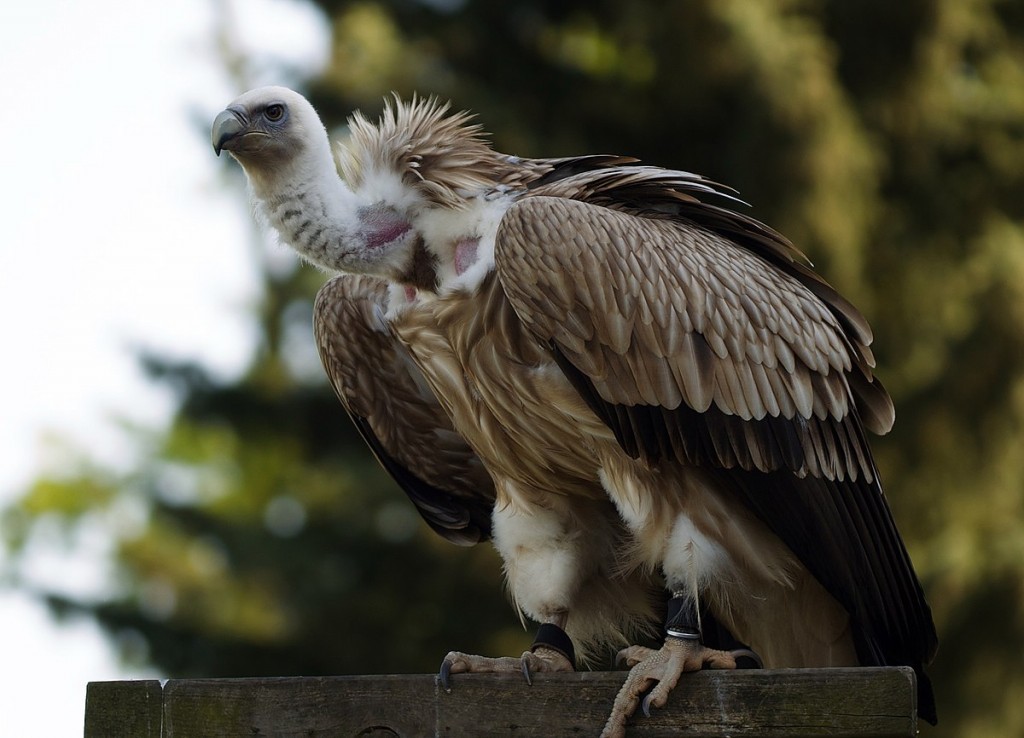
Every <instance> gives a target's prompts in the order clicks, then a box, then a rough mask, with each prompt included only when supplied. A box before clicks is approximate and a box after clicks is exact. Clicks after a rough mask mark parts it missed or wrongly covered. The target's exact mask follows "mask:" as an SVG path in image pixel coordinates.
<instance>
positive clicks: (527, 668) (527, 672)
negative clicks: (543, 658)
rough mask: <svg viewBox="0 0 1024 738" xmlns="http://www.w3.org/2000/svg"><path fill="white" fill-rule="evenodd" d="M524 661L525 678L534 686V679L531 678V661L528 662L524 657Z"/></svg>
mask: <svg viewBox="0 0 1024 738" xmlns="http://www.w3.org/2000/svg"><path fill="white" fill-rule="evenodd" d="M522 662H523V667H522V672H523V678H524V679H526V683H527V684H528V685H530V686H531V687H532V686H533V680H532V679H531V678H530V662H528V661H527V660H526V659H525V658H524V659H522Z"/></svg>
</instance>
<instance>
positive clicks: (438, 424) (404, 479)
mask: <svg viewBox="0 0 1024 738" xmlns="http://www.w3.org/2000/svg"><path fill="white" fill-rule="evenodd" d="M386 307H387V285H386V284H385V283H384V282H383V281H380V280H377V279H373V278H371V277H363V276H348V275H344V276H339V277H335V278H334V279H332V280H331V281H329V282H328V283H327V284H325V285H324V286H323V287H322V288H321V290H320V292H319V293H318V294H317V299H316V305H315V307H314V332H315V336H316V344H317V347H318V349H319V351H320V358H321V360H322V361H323V364H324V368H325V369H326V371H327V376H328V378H329V379H330V382H331V385H332V386H333V387H334V391H335V393H336V394H337V396H338V399H339V400H341V404H342V405H343V406H344V407H345V410H347V411H348V414H349V417H350V418H351V419H352V421H353V422H354V423H355V425H356V427H357V428H358V430H359V433H360V434H361V435H362V437H363V439H364V440H365V441H366V443H367V444H368V445H369V446H370V448H371V449H372V450H373V453H374V455H375V456H376V457H377V459H378V460H379V461H380V463H381V465H382V466H383V467H384V468H385V469H386V470H387V471H388V473H390V474H391V476H392V477H393V478H394V479H395V481H396V482H398V484H399V486H400V487H401V488H402V489H403V490H404V491H405V493H406V494H407V495H408V496H409V499H410V500H412V502H413V504H415V505H416V509H417V510H418V511H419V513H420V515H421V516H423V519H424V520H425V521H426V522H427V524H428V525H430V527H431V528H432V529H433V530H434V531H436V532H437V533H438V534H440V535H442V536H444V537H445V538H446V539H448V540H449V541H451V542H453V543H456V544H459V545H472V544H475V543H478V542H480V541H484V540H487V539H488V538H490V533H491V509H492V507H493V504H494V484H493V482H492V480H491V478H490V476H489V475H488V473H487V471H486V470H485V469H484V467H483V465H482V464H481V463H480V460H479V459H478V458H477V457H476V455H475V454H474V453H473V451H472V449H470V448H469V446H468V445H467V444H466V442H465V440H464V439H463V438H462V436H461V435H459V434H458V433H457V432H456V431H455V429H454V428H453V427H452V424H451V421H450V420H449V419H448V416H447V415H446V414H445V413H444V410H443V409H442V408H441V406H440V405H439V404H438V402H437V399H436V397H435V396H434V394H433V393H432V392H431V391H430V389H429V388H428V386H427V384H426V382H425V381H424V379H423V377H422V375H421V374H420V371H419V369H418V368H417V367H416V365H415V364H414V363H413V362H412V359H411V358H410V357H409V356H408V354H407V353H406V352H405V349H404V348H403V347H402V346H401V344H400V343H398V342H397V341H396V339H395V338H394V336H393V335H392V334H391V332H390V331H389V329H388V327H387V324H386V322H385V321H384V317H383V316H384V312H385V310H386Z"/></svg>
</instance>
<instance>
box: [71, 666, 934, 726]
mask: <svg viewBox="0 0 1024 738" xmlns="http://www.w3.org/2000/svg"><path fill="white" fill-rule="evenodd" d="M624 679H625V672H580V673H575V674H538V675H535V677H534V683H533V686H529V685H527V684H526V683H525V682H524V681H523V680H522V678H520V677H518V676H517V675H490V674H474V675H466V674H459V675H456V676H454V677H453V679H452V687H453V688H452V691H451V692H450V693H447V692H445V691H444V690H443V689H441V687H440V685H439V684H438V682H437V677H436V676H434V675H429V674H428V675H422V674H420V675H405V676H403V675H387V676H348V677H311V678H306V677H280V678H272V679H172V680H170V681H167V682H165V683H163V685H161V683H160V682H157V681H132V682H93V683H91V684H89V686H88V691H87V696H86V717H85V738H122V737H123V738H128V737H129V736H130V737H131V738H200V737H202V738H221V737H227V736H232V738H234V737H237V736H296V737H297V736H302V737H303V738H309V737H310V736H388V735H397V736H409V737H413V736H431V735H436V736H467V735H488V736H535V735H536V736H591V735H592V736H596V735H597V734H598V733H599V732H600V730H601V727H602V726H603V725H604V722H605V719H606V718H607V716H608V713H609V711H610V710H611V705H612V701H613V700H614V698H615V694H616V692H617V691H618V689H619V687H620V686H621V685H622V682H623V680H624ZM916 689H917V687H916V681H915V678H914V673H913V671H912V670H910V669H908V668H861V669H780V670H771V671H756V670H750V671H704V672H699V673H695V674H689V675H686V676H685V677H684V678H683V679H682V680H681V681H680V682H679V686H678V687H677V688H676V689H675V691H673V692H672V695H671V697H670V699H669V703H668V705H667V706H666V707H665V708H664V709H663V710H656V711H654V712H653V714H652V716H651V717H649V718H648V717H644V716H643V715H641V714H639V713H638V714H637V715H636V716H634V717H633V718H632V719H631V721H630V724H629V732H628V735H630V736H636V737H637V738H640V737H645V738H655V737H656V736H706V737H709V738H710V737H712V736H716V737H719V736H735V737H737V738H738V737H740V736H832V737H833V738H835V737H838V736H846V737H849V738H854V737H856V736H914V735H915V734H916V732H917V715H916V712H915V708H914V706H915V703H916Z"/></svg>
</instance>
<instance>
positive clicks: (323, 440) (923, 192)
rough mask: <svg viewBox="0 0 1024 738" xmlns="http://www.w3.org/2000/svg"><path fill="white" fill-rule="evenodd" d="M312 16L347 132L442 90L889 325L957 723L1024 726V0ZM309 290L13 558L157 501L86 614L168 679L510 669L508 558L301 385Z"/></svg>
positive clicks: (971, 729) (164, 374)
mask: <svg viewBox="0 0 1024 738" xmlns="http://www.w3.org/2000/svg"><path fill="white" fill-rule="evenodd" d="M320 5H322V7H323V8H324V10H325V12H326V13H327V15H328V17H329V18H330V22H331V24H332V27H333V31H334V49H333V55H332V58H331V62H330V64H329V66H328V68H327V69H326V70H324V73H323V74H322V75H321V76H320V77H319V78H317V79H315V80H312V81H311V82H310V84H309V90H310V93H311V97H312V98H313V99H314V102H315V103H316V104H317V106H318V108H319V109H320V110H321V111H322V112H324V113H325V114H326V115H327V117H328V118H329V119H330V120H331V122H332V123H333V124H335V125H338V124H341V123H342V122H343V120H344V116H345V115H347V113H348V112H349V111H350V110H351V109H352V108H353V107H362V108H363V109H365V110H366V111H367V112H369V113H375V112H376V111H377V110H379V109H380V107H381V105H382V97H383V95H384V94H385V93H386V92H388V91H389V90H391V89H395V90H397V91H398V92H400V93H401V94H403V95H408V94H410V93H412V92H413V91H419V92H421V93H434V94H438V95H440V96H442V97H449V98H451V99H452V100H453V103H454V105H455V107H457V108H463V107H465V108H470V109H472V110H474V111H476V112H477V113H478V114H479V117H480V120H481V122H483V123H484V124H485V125H486V127H487V128H488V129H489V130H491V131H492V132H493V134H494V140H495V143H496V145H497V146H498V147H499V148H501V149H502V150H505V151H509V152H513V153H516V154H519V155H523V156H563V155H570V154H575V153H591V152H613V153H622V154H631V155H634V156H639V157H641V158H643V159H644V160H646V161H648V162H651V163H657V164H661V165H665V166H671V167H678V168H684V169H689V170H692V171H698V172H701V173H702V174H705V175H708V176H710V177H711V178H713V179H715V180H717V181H720V182H723V183H726V184H729V185H732V186H734V187H736V188H737V189H739V190H740V192H741V194H742V196H743V197H744V198H745V199H746V200H748V201H749V202H751V203H753V204H754V207H753V210H752V212H753V213H754V214H755V215H756V216H758V217H760V218H761V219H763V220H765V221H766V222H768V223H769V224H771V225H774V226H775V227H777V228H779V229H780V230H782V231H783V232H785V233H786V234H787V235H789V236H790V237H791V238H792V239H793V240H794V242H795V243H797V245H798V246H799V247H800V248H801V249H803V250H804V251H805V252H806V253H807V254H808V255H809V256H810V257H811V258H812V259H813V260H814V261H815V263H816V265H817V267H818V268H819V270H820V271H822V272H823V273H824V274H825V275H826V276H827V277H828V278H829V279H830V281H832V282H833V283H834V284H836V285H837V286H838V287H839V288H840V289H841V290H842V291H843V292H845V293H846V294H848V295H849V296H850V297H851V298H852V299H853V300H854V301H855V302H856V303H857V304H858V305H860V306H861V307H862V308H864V309H865V310H866V312H867V313H868V315H869V317H870V319H871V320H872V323H873V325H874V326H875V329H876V343H875V349H876V355H877V356H878V359H879V370H878V371H879V375H880V376H881V377H882V379H883V381H884V382H885V383H886V385H887V386H888V387H889V389H890V390H891V391H892V393H893V395H894V398H895V400H896V406H897V411H898V420H897V425H896V428H895V430H894V432H893V433H892V434H890V435H889V436H888V437H886V438H885V439H881V440H880V441H878V442H877V443H876V444H875V448H876V452H877V456H878V460H879V464H880V466H881V468H882V473H883V479H884V480H885V482H886V488H887V491H888V494H889V496H890V499H891V500H892V504H893V507H894V511H895V514H896V517H897V520H898V521H899V524H900V527H901V529H902V530H903V531H904V533H905V536H906V538H907V541H908V545H909V546H910V548H911V552H912V554H913V556H914V559H915V562H916V565H917V568H918V570H919V572H920V574H921V575H922V578H923V580H924V582H925V586H926V589H927V590H928V591H929V594H930V600H931V602H932V604H933V607H934V609H935V615H936V621H937V623H938V625H939V630H940V638H942V640H943V645H942V647H941V648H940V654H939V658H938V661H937V663H936V664H935V665H934V667H933V673H934V675H935V682H936V687H937V691H938V698H939V709H940V716H941V720H942V724H941V726H940V728H939V729H938V731H936V732H935V734H945V735H951V736H953V735H968V734H973V735H989V734H991V735H1017V734H1022V733H1024V713H1022V710H1021V707H1020V702H1019V700H1016V699H1014V695H1017V694H1022V693H1024V676H1022V674H1021V671H1020V669H1019V668H1018V662H1019V654H1020V653H1022V652H1024V525H1022V523H1021V521H1022V519H1024V464H1022V463H1021V460H1020V449H1021V448H1024V287H1022V285H1024V10H1022V6H1021V4H1020V3H1018V2H1014V1H1013V0H969V1H964V2H960V1H954V0H907V1H905V2H892V1H891V0H886V1H884V2H883V1H882V0H863V1H862V2H857V3H854V2H841V1H840V0H834V1H832V2H827V1H825V0H777V1H776V2H770V3H769V2H757V1H756V0H701V1H697V0H692V1H690V2H675V3H658V2H631V3H623V2H618V1H617V0H596V1H594V0H588V1H587V2H583V1H582V0H571V1H570V2H561V3H557V4H556V3H547V2H541V0H522V1H520V2H514V3H497V2H488V1H486V0H465V1H464V2H459V1H458V0H452V1H451V2H442V1H440V0H435V1H432V2H425V1H424V2H371V1H369V0H365V1H363V2H355V3H352V2H341V1H340V0H333V1H332V0H324V1H323V2H321V3H320ZM318 279H319V277H318V276H317V275H312V274H311V273H310V272H308V271H300V272H296V273H294V274H289V275H284V276H277V277H271V276H268V279H267V285H266V295H267V297H266V300H265V301H264V304H263V305H262V306H261V309H260V312H259V316H258V317H259V320H260V322H261V325H262V327H263V330H264V335H265V337H266V342H265V345H264V347H263V350H262V351H261V353H260V354H259V355H258V356H257V357H256V359H255V360H254V363H253V366H252V368H251V370H250V372H249V373H248V374H247V376H246V377H244V378H243V379H242V380H240V381H238V382H229V383H226V384H224V383H217V382H215V381H213V380H211V379H210V378H209V377H207V376H206V375H205V374H204V373H203V372H202V370H201V369H199V368H196V367H169V366H166V365H165V364H161V363H159V362H150V365H151V368H152V369H154V376H155V378H156V379H158V380H159V381H163V382H169V383H171V384H172V385H173V386H176V387H178V388H179V391H180V394H181V409H180V411H179V413H178V415H177V417H176V419H175V420H174V423H173V425H172V427H171V428H170V429H168V431H167V433H166V435H165V436H163V437H162V438H160V439H158V442H157V445H156V448H155V450H154V453H153V454H152V456H151V457H150V458H149V459H148V460H147V461H146V462H145V463H143V464H142V465H141V467H140V468H139V469H138V470H137V471H136V472H134V473H133V474H131V475H128V476H127V477H124V478H116V477H111V475H109V474H107V473H104V472H103V471H102V470H97V469H95V468H92V467H88V466H87V467H84V468H82V469H79V470H78V471H77V473H74V474H72V475H71V477H70V478H54V477H52V476H47V477H45V478H43V479H41V480H40V481H39V482H38V483H37V484H36V485H34V486H33V487H32V488H31V489H30V490H28V491H27V492H26V495H25V497H24V498H23V500H22V501H21V502H20V503H19V505H18V506H17V508H16V509H15V510H11V511H8V516H13V517H12V518H11V519H12V520H14V519H15V518H16V519H17V520H18V521H20V524H19V525H17V526H12V529H16V530H19V531H22V533H21V534H17V535H13V536H10V537H9V543H10V544H11V545H12V546H14V547H15V548H17V547H19V546H22V545H25V541H27V540H28V539H29V538H30V537H31V535H32V530H33V528H34V525H35V524H36V523H37V522H38V521H41V520H43V519H46V518H48V517H50V518H52V517H57V518H59V519H60V520H62V521H63V524H64V525H71V526H73V525H74V523H75V521H76V520H79V521H80V520H84V519H85V518H86V517H88V516H90V515H93V516H94V515H95V514H96V513H95V511H96V510H97V509H105V508H110V509H115V508H117V506H118V505H122V506H123V505H124V500H125V499H128V498H130V499H133V500H135V501H136V507H138V508H139V509H142V510H144V511H145V512H146V515H145V522H144V524H142V525H140V526H135V527H131V526H129V527H128V528H127V529H126V530H127V531H128V532H130V533H131V535H127V534H126V533H122V534H121V536H120V537H119V538H118V547H117V550H116V556H115V560H116V561H117V563H118V566H119V571H120V573H121V576H120V579H119V588H118V594H117V596H116V597H114V598H112V599H111V600H109V601H106V602H102V603H99V604H95V603H92V604H90V603H67V602H65V603H63V605H64V606H78V607H85V608H86V609H87V610H89V611H90V612H92V613H93V614H94V615H95V616H96V617H98V618H99V619H100V621H101V622H103V623H105V624H107V625H109V626H110V627H111V628H112V629H115V630H116V629H120V628H131V629H133V630H134V631H136V632H140V633H142V634H143V635H144V637H145V640H146V643H147V644H148V647H149V652H150V656H151V658H152V659H153V661H154V662H155V663H156V664H158V665H159V666H160V667H161V668H162V669H165V670H167V671H168V672H169V673H174V674H185V673H190V674H196V673H204V674H208V675H215V674H227V673H232V674H257V673H268V674H269V673H278V674H284V673H298V672H302V673H326V672H344V671H363V672H365V671H368V670H371V669H375V668H379V669H381V670H387V669H405V670H408V669H429V668H432V667H433V666H434V665H436V662H437V659H438V658H439V657H440V655H441V654H442V653H443V652H444V651H445V650H446V649H447V648H450V647H459V648H463V649H477V650H479V651H481V652H492V653H497V652H503V653H514V652H515V651H516V650H517V648H521V647H522V642H521V638H522V636H519V635H517V634H515V633H514V631H513V630H510V628H513V629H514V628H515V622H514V618H513V616H512V615H511V611H510V610H509V608H507V607H506V606H505V605H504V604H503V603H502V602H501V595H500V593H499V589H500V586H499V585H498V583H497V582H498V578H499V575H498V573H497V565H496V563H495V560H494V557H493V555H490V554H488V552H487V551H486V550H483V548H482V547H478V548H480V549H481V550H474V551H463V550H455V549H451V548H450V547H445V546H444V545H442V543H441V542H439V541H434V540H433V539H431V538H430V537H429V535H428V534H427V533H426V532H425V528H424V526H422V525H419V524H417V525H416V526H415V527H414V530H415V532H414V533H413V534H412V535H411V536H410V535H409V530H410V525H409V522H410V521H409V519H408V516H409V515H410V512H409V507H408V505H404V503H403V501H402V500H401V496H400V493H398V492H397V491H396V490H395V489H394V487H393V486H391V485H390V483H389V482H387V481H386V480H384V479H383V478H382V475H381V474H380V473H379V472H378V471H377V470H376V469H375V466H374V465H373V463H372V461H370V460H369V459H368V458H367V457H366V455H365V454H364V453H363V452H362V451H361V450H359V441H358V439H357V438H356V436H355V434H354V433H353V432H352V430H351V429H349V428H348V427H347V425H346V424H345V421H344V418H343V416H342V413H341V411H340V409H338V408H337V407H336V405H335V402H334V400H333V398H332V397H331V396H330V395H329V393H328V391H327V390H326V389H325V387H324V386H323V385H322V384H321V383H317V384H308V383H304V382H303V381H302V380H301V377H298V376H297V375H296V374H295V372H294V371H292V370H291V369H289V364H288V353H289V352H288V350H287V349H285V348H283V347H286V346H289V345H290V344H289V342H288V341H287V340H286V336H287V334H288V331H289V330H292V331H294V330H297V329H296V328H295V326H296V325H298V324H299V323H297V322H296V321H297V320H299V317H297V316H301V320H305V319H306V316H308V313H309V308H308V304H309V302H308V301H309V296H310V294H311V292H312V289H314V286H315V285H314V284H313V283H314V282H315V281H317V280H318ZM286 316H289V317H288V318H287V320H286V319H285V318H286ZM288 321H291V323H289V322H288ZM403 516H404V517H403ZM455 620H457V621H458V624H457V625H456V624H455V623H454V622H453V621H455ZM488 634H491V635H488ZM494 634H497V635H494ZM489 638H490V642H488V639H489ZM517 639H520V640H517ZM499 641H500V642H499Z"/></svg>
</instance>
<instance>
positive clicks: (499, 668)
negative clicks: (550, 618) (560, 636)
mask: <svg viewBox="0 0 1024 738" xmlns="http://www.w3.org/2000/svg"><path fill="white" fill-rule="evenodd" d="M553 671H575V667H574V666H573V663H572V662H571V661H570V660H569V659H568V658H566V656H565V654H563V653H561V652H559V651H556V650H555V649H552V648H547V647H546V646H534V647H533V650H532V651H526V652H525V653H524V654H523V655H522V656H521V657H519V658H515V657H513V656H501V657H499V658H488V657H486V656H473V655H472V654H468V653H460V652H459V651H452V652H451V653H449V654H448V655H447V656H445V657H444V661H442V662H441V673H440V674H439V678H440V680H441V686H442V687H443V688H444V691H445V692H451V691H452V686H451V675H452V674H466V673H468V674H512V673H518V674H522V675H523V678H524V679H526V683H527V684H533V682H532V680H531V677H530V675H531V674H536V673H538V672H553Z"/></svg>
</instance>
